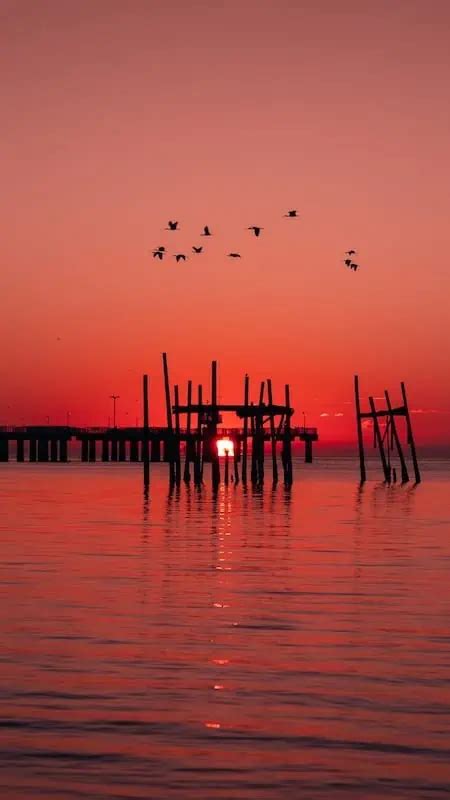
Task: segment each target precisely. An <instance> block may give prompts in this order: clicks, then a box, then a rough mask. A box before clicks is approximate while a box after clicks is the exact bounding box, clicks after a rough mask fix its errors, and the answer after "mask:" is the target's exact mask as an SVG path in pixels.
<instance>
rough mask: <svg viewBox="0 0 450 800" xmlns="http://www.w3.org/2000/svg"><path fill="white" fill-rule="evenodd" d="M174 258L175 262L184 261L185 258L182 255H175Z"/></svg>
mask: <svg viewBox="0 0 450 800" xmlns="http://www.w3.org/2000/svg"><path fill="white" fill-rule="evenodd" d="M174 258H176V260H177V262H178V261H186V258H187V256H185V255H184V253H177V254H176V255H174Z"/></svg>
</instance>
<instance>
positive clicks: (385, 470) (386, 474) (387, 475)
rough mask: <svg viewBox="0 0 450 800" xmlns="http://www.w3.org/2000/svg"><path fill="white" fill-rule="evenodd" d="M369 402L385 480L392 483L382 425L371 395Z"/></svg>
mask: <svg viewBox="0 0 450 800" xmlns="http://www.w3.org/2000/svg"><path fill="white" fill-rule="evenodd" d="M369 404H370V407H371V409H372V411H373V432H374V438H375V442H376V445H377V446H378V450H379V452H380V458H381V465H382V467H383V474H384V480H385V481H386V482H387V483H390V482H391V475H390V469H389V467H388V463H387V461H386V453H385V452H384V445H383V438H382V436H381V431H380V426H379V424H378V419H377V415H376V408H375V401H374V399H373V397H369Z"/></svg>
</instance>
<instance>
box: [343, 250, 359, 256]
mask: <svg viewBox="0 0 450 800" xmlns="http://www.w3.org/2000/svg"><path fill="white" fill-rule="evenodd" d="M345 255H346V256H356V250H347V251H346V253H345Z"/></svg>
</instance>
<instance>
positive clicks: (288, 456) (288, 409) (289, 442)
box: [284, 383, 292, 486]
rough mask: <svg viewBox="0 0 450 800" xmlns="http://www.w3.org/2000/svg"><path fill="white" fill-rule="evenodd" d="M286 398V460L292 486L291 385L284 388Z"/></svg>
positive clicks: (287, 477) (287, 478)
mask: <svg viewBox="0 0 450 800" xmlns="http://www.w3.org/2000/svg"><path fill="white" fill-rule="evenodd" d="M284 397H285V401H284V402H285V406H286V424H285V427H284V433H285V458H286V485H287V486H292V439H291V393H290V389H289V384H288V383H286V385H285V387H284Z"/></svg>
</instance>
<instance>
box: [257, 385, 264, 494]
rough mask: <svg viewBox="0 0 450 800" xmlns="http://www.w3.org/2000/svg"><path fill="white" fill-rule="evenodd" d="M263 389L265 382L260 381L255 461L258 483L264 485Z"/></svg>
mask: <svg viewBox="0 0 450 800" xmlns="http://www.w3.org/2000/svg"><path fill="white" fill-rule="evenodd" d="M264 389H265V381H261V387H260V390H259V410H260V415H259V424H258V461H257V468H258V483H259V484H261V485H262V484H263V483H264V414H263V408H262V406H263V404H264Z"/></svg>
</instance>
